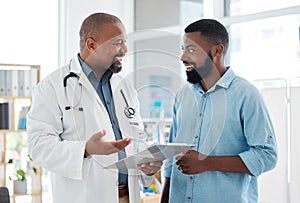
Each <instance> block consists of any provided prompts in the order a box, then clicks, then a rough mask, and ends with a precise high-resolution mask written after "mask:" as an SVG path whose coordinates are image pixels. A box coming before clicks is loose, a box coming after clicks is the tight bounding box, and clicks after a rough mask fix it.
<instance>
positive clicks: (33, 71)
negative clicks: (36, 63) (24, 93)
mask: <svg viewBox="0 0 300 203" xmlns="http://www.w3.org/2000/svg"><path fill="white" fill-rule="evenodd" d="M30 82H31V87H30V93H32V90H33V88H34V86H35V85H36V84H37V83H38V69H37V68H31V80H30ZM31 95H32V94H31Z"/></svg>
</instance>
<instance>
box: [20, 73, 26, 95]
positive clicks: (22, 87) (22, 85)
mask: <svg viewBox="0 0 300 203" xmlns="http://www.w3.org/2000/svg"><path fill="white" fill-rule="evenodd" d="M18 73H19V93H18V94H19V96H25V94H24V70H19V72H18Z"/></svg>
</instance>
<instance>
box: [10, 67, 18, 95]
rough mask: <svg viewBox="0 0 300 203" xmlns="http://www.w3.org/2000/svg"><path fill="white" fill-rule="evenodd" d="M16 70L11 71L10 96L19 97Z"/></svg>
mask: <svg viewBox="0 0 300 203" xmlns="http://www.w3.org/2000/svg"><path fill="white" fill-rule="evenodd" d="M18 74H19V73H18V70H11V95H12V96H18V95H19V80H18Z"/></svg>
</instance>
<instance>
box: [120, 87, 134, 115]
mask: <svg viewBox="0 0 300 203" xmlns="http://www.w3.org/2000/svg"><path fill="white" fill-rule="evenodd" d="M120 92H121V94H122V97H123V99H124V101H125V104H126V106H125V109H124V114H125V116H126V117H127V118H129V119H131V118H134V117H135V114H136V112H135V109H134V108H132V107H130V106H129V104H128V102H127V99H126V97H125V95H124V93H123V91H122V89H121V90H120Z"/></svg>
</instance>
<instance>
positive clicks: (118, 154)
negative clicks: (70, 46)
mask: <svg viewBox="0 0 300 203" xmlns="http://www.w3.org/2000/svg"><path fill="white" fill-rule="evenodd" d="M125 41H126V39H125V28H124V26H123V24H122V22H121V21H120V19H119V18H117V17H115V16H113V15H109V14H105V13H95V14H92V15H90V16H89V17H87V18H86V19H85V20H84V22H83V23H82V26H81V29H80V53H79V54H78V55H77V56H75V57H74V58H73V59H72V60H71V62H70V64H68V65H66V66H65V67H62V68H61V69H58V70H57V71H55V72H54V73H52V74H50V75H49V76H48V77H47V78H45V79H44V80H42V81H41V82H40V83H39V85H38V86H37V87H36V88H35V89H34V93H33V100H32V106H31V110H30V112H29V113H28V115H27V122H28V123H27V126H28V134H29V151H30V154H31V156H32V158H33V160H34V161H35V162H36V163H37V164H39V165H41V166H42V167H44V168H46V169H47V170H49V171H51V172H52V186H53V188H52V189H53V202H55V203H66V202H72V203H77V202H78V203H96V202H97V203H99V202H104V203H106V202H109V203H117V202H129V201H130V203H139V202H140V197H139V193H140V184H139V183H142V185H144V186H147V185H148V184H150V182H151V179H152V177H151V176H152V175H153V174H154V173H155V172H157V171H158V170H159V169H160V167H161V165H162V162H152V163H148V164H143V165H141V166H139V167H138V168H139V169H140V170H138V169H136V170H134V169H129V170H128V171H125V172H120V171H118V170H116V169H103V166H106V165H109V164H110V163H113V162H115V161H117V160H118V159H121V158H124V157H125V156H126V155H129V154H133V153H136V152H137V151H139V150H141V149H142V147H143V146H140V145H141V144H140V143H142V142H137V141H135V140H136V139H129V138H124V139H123V137H122V136H128V137H134V138H137V139H139V137H138V136H140V134H139V132H141V130H142V129H143V124H142V122H141V119H140V116H139V103H138V100H137V96H136V94H135V90H134V89H133V88H132V87H131V86H130V85H129V83H128V82H126V81H125V80H123V79H122V78H121V77H120V76H119V75H118V74H116V73H118V72H119V71H120V70H121V68H122V64H121V62H122V58H123V57H124V55H125V53H126V52H127V47H126V45H125ZM125 147H126V150H125ZM144 147H145V146H144ZM139 181H140V182H139Z"/></svg>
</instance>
